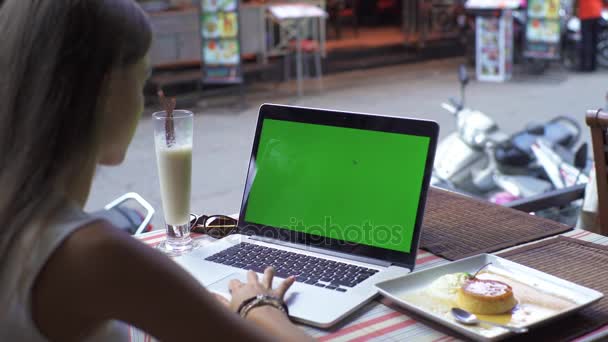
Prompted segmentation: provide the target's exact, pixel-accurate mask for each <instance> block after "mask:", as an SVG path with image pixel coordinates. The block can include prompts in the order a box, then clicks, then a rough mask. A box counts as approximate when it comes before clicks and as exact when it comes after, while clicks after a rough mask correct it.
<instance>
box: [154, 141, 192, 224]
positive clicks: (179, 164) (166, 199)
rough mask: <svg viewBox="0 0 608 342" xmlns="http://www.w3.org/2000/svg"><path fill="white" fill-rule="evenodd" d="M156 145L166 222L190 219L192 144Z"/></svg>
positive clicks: (177, 222) (184, 221)
mask: <svg viewBox="0 0 608 342" xmlns="http://www.w3.org/2000/svg"><path fill="white" fill-rule="evenodd" d="M158 145H159V144H157V146H156V161H157V165H158V177H159V180H160V193H161V196H162V200H163V213H164V214H165V222H166V223H167V224H169V225H172V226H179V225H184V224H188V222H189V221H190V192H191V186H190V185H191V177H192V146H188V145H185V146H173V147H166V146H164V147H163V146H158Z"/></svg>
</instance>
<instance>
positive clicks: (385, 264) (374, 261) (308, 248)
mask: <svg viewBox="0 0 608 342" xmlns="http://www.w3.org/2000/svg"><path fill="white" fill-rule="evenodd" d="M249 238H250V239H252V240H256V241H262V242H268V243H272V244H276V245H280V246H285V247H290V248H296V249H300V250H303V251H307V252H315V253H319V254H324V255H329V256H333V257H338V258H342V259H347V260H352V261H358V262H363V263H366V264H371V265H376V266H380V267H389V266H391V265H392V264H391V263H390V262H388V261H384V260H380V259H375V258H369V257H364V256H359V255H352V254H347V253H342V252H336V251H331V250H327V249H324V248H319V247H313V246H307V245H302V244H298V243H293V242H288V241H281V240H277V239H272V238H267V237H263V236H256V235H250V236H249Z"/></svg>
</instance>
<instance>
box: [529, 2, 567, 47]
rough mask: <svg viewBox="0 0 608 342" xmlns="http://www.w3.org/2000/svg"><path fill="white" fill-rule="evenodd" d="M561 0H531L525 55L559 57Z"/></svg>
mask: <svg viewBox="0 0 608 342" xmlns="http://www.w3.org/2000/svg"><path fill="white" fill-rule="evenodd" d="M559 10H560V2H559V0H530V1H529V3H528V23H527V25H526V44H525V51H524V55H525V56H526V57H530V58H542V59H557V58H559V56H560V35H561V32H560V21H559Z"/></svg>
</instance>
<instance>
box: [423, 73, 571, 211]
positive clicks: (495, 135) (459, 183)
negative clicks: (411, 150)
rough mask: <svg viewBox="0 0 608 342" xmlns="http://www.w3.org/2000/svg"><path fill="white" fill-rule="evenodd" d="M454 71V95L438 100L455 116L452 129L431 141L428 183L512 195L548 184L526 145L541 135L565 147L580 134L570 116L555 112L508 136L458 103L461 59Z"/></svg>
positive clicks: (463, 83)
mask: <svg viewBox="0 0 608 342" xmlns="http://www.w3.org/2000/svg"><path fill="white" fill-rule="evenodd" d="M458 75H459V81H460V86H461V88H460V89H461V95H460V97H461V99H460V101H457V100H454V99H450V103H449V104H446V103H444V104H442V107H443V108H444V109H446V110H447V111H448V112H450V113H452V114H453V115H454V116H455V118H456V123H457V129H456V131H455V132H453V133H451V134H450V135H448V136H447V137H446V138H445V139H444V140H442V141H441V142H440V143H439V145H438V147H437V153H436V158H435V160H436V161H435V165H434V168H433V177H432V179H431V184H432V185H434V186H439V187H444V188H448V189H452V190H455V191H458V192H461V193H465V194H469V195H471V196H476V197H481V198H485V199H491V198H492V197H493V196H494V195H496V194H497V193H500V192H508V193H510V194H512V196H511V197H512V199H511V200H514V199H517V198H521V197H529V196H533V195H538V194H541V193H543V192H546V191H548V190H551V189H552V188H553V185H552V184H551V182H550V181H549V180H547V179H546V177H544V178H543V177H542V174H543V172H542V167H540V166H539V165H537V163H536V162H535V160H534V154H533V152H532V150H531V148H530V146H529V145H531V144H532V143H534V142H535V141H536V139H537V138H541V137H542V138H546V139H547V140H548V141H550V142H551V143H552V144H553V143H554V144H556V145H560V146H562V147H563V148H564V149H565V150H567V149H568V148H570V147H571V146H573V144H574V143H575V142H576V141H577V140H578V137H579V135H580V128H579V127H578V125H576V122H574V121H570V120H569V119H564V118H561V117H560V118H556V119H554V120H551V121H549V122H548V123H546V124H544V125H540V128H539V125H534V126H531V127H530V128H529V129H527V130H525V131H522V132H518V133H516V134H514V135H512V136H508V135H507V134H505V133H504V132H502V131H501V130H500V129H499V127H498V125H497V124H496V122H495V121H494V120H493V119H492V118H490V117H489V116H488V115H486V114H484V113H482V112H480V111H477V110H473V109H470V108H466V107H465V106H464V98H465V90H466V86H467V84H468V83H469V77H468V73H467V70H466V67H465V66H464V65H461V66H460V68H459V72H458ZM572 123H574V124H572ZM530 138H531V139H530Z"/></svg>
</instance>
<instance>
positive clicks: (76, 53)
mask: <svg viewBox="0 0 608 342" xmlns="http://www.w3.org/2000/svg"><path fill="white" fill-rule="evenodd" d="M0 6H1V7H0V32H1V34H0V49H1V51H0V258H1V257H2V256H3V255H4V254H5V253H7V252H8V249H9V247H10V245H11V242H12V241H14V240H15V239H16V238H17V236H18V235H19V232H20V230H21V229H23V227H27V225H28V224H29V223H30V222H31V220H32V219H33V218H34V217H40V216H41V215H49V214H50V212H52V211H53V210H54V209H55V208H56V206H57V205H58V203H55V202H54V201H53V200H52V198H53V196H51V195H50V194H53V193H55V192H57V191H61V190H62V189H61V187H62V186H63V184H62V182H65V181H66V179H68V178H70V177H73V176H74V175H77V174H78V173H79V171H80V170H82V169H83V167H86V166H87V165H90V163H93V162H95V159H96V154H97V148H98V145H99V136H98V130H97V127H98V126H99V120H100V118H99V115H98V110H97V109H98V107H99V103H100V101H102V100H103V99H100V98H101V97H102V96H101V95H102V93H103V89H102V88H103V86H104V78H105V77H106V75H107V74H108V72H109V71H110V70H111V69H113V68H117V67H125V66H129V65H132V64H134V63H136V62H138V61H139V60H141V58H143V57H144V56H145V55H146V53H147V51H148V49H149V47H150V43H151V39H152V30H151V28H150V24H149V22H148V19H147V16H146V15H145V13H144V12H143V11H142V10H141V8H140V7H139V6H138V5H137V4H136V3H135V2H134V1H133V0H4V1H3V2H2V0H0ZM0 260H1V259H0Z"/></svg>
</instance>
